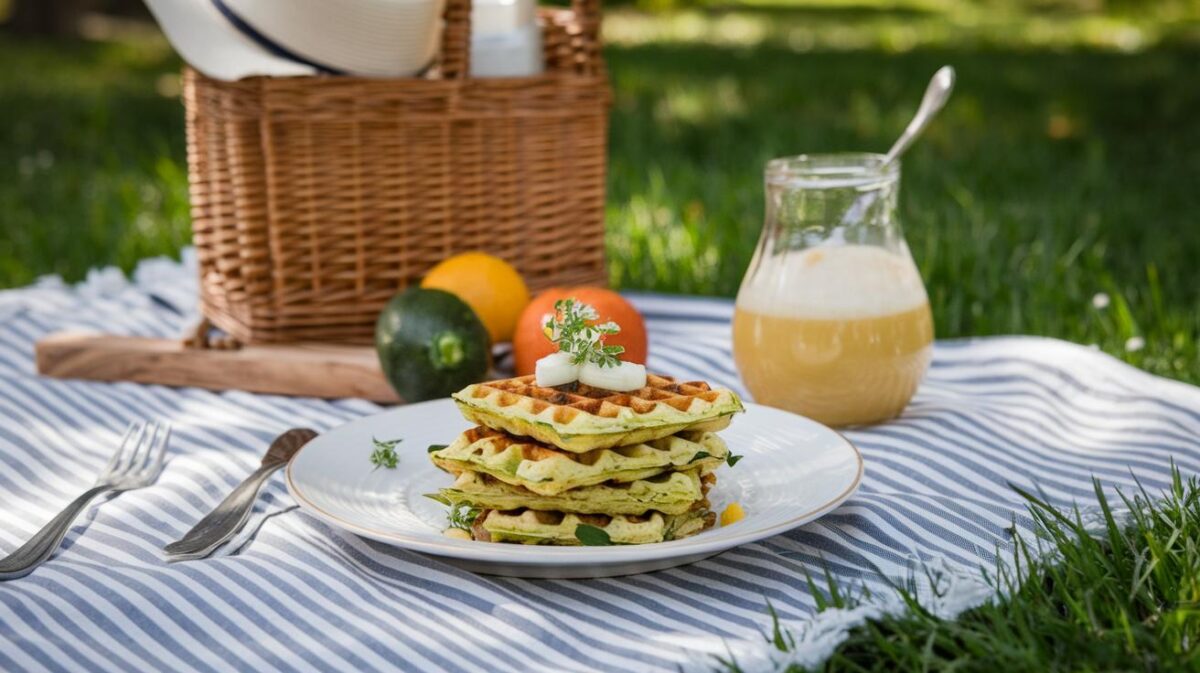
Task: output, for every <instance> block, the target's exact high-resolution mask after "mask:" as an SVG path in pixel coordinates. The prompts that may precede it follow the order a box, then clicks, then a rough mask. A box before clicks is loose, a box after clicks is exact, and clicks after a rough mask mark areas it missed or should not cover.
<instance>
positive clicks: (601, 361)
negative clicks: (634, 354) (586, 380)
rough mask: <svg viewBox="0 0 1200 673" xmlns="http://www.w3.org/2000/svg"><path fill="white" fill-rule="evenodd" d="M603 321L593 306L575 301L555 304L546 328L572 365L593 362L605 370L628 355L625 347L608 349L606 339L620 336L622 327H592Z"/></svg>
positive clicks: (544, 325) (611, 323)
mask: <svg viewBox="0 0 1200 673" xmlns="http://www.w3.org/2000/svg"><path fill="white" fill-rule="evenodd" d="M599 319H600V314H599V313H598V312H597V311H596V309H595V308H594V307H592V306H591V305H589V304H584V303H582V302H577V301H575V300H574V299H560V300H558V301H556V302H554V313H553V314H552V315H550V316H548V317H547V319H546V322H545V323H544V324H543V325H542V326H543V327H544V328H545V330H546V335H547V336H548V337H549V338H550V341H553V342H554V344H555V345H556V346H558V350H559V352H562V353H567V354H569V355H570V356H571V364H575V365H581V364H584V363H587V362H592V363H595V364H596V365H599V366H601V367H616V366H617V365H618V364H620V363H621V360H620V357H619V356H620V355H621V354H622V353H624V352H625V347H624V346H617V345H615V344H614V345H611V346H608V345H605V344H604V337H606V336H611V335H613V334H618V333H620V331H621V326H620V325H618V324H617V323H615V322H613V321H611V320H609V321H608V322H604V323H600V324H597V325H589V324H588V322H589V321H594V320H599Z"/></svg>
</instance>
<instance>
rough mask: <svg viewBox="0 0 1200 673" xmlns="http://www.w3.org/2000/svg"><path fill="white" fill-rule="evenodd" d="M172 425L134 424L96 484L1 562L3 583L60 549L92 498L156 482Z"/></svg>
mask: <svg viewBox="0 0 1200 673" xmlns="http://www.w3.org/2000/svg"><path fill="white" fill-rule="evenodd" d="M170 437H171V426H170V425H169V424H166V423H160V422H157V421H155V422H145V423H138V422H134V423H131V424H130V425H129V429H128V430H126V431H125V436H124V437H122V438H121V445H120V446H119V447H117V452H116V453H114V454H113V457H112V458H111V459H109V461H108V465H106V466H105V467H104V469H103V470H101V472H100V475H99V476H98V477H96V485H95V486H92V487H91V488H89V489H88V490H86V491H84V492H83V494H82V495H80V496H79V497H78V498H75V500H73V501H72V502H71V504H69V505H67V506H66V508H65V509H63V511H61V512H59V513H58V515H57V516H55V517H54V518H53V519H51V520H50V522H49V523H47V524H46V525H45V526H43V527H42V529H41V530H39V531H38V532H37V533H34V535H33V537H32V538H30V539H29V541H28V542H26V543H25V544H23V545H21V547H20V548H19V549H17V550H16V551H14V552H13V553H11V554H9V555H8V556H6V557H4V558H3V559H0V580H11V579H16V578H18V577H24V576H26V575H28V574H29V573H31V572H33V569H34V568H36V567H38V566H39V565H41V564H42V563H43V562H44V561H46V559H48V558H50V556H51V555H52V554H53V553H54V550H55V549H58V545H59V544H60V543H61V542H62V539H63V537H64V536H66V534H67V531H68V530H70V528H71V523H72V522H73V521H74V520H75V517H77V516H79V513H80V512H82V511H83V510H84V509H85V508H86V507H87V506H88V503H89V502H91V501H92V499H93V498H95V497H96V496H98V495H100V494H101V493H106V492H108V491H118V492H119V491H129V490H132V489H135V488H141V487H143V486H148V485H150V484H152V483H154V480H155V479H157V478H158V474H159V472H161V471H162V466H163V456H164V455H165V453H166V449H167V440H168V439H170Z"/></svg>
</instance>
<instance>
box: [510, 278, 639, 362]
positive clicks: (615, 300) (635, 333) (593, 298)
mask: <svg viewBox="0 0 1200 673" xmlns="http://www.w3.org/2000/svg"><path fill="white" fill-rule="evenodd" d="M559 299H574V300H575V301H579V302H582V303H584V304H590V305H591V306H592V307H594V308H595V309H596V312H597V313H599V314H600V320H599V321H597V322H605V321H608V320H612V321H613V322H615V323H617V324H618V325H620V326H621V332H620V333H619V334H615V335H613V336H610V337H606V338H605V339H604V343H606V344H610V345H613V344H615V345H620V346H624V347H625V352H624V353H623V354H621V359H622V360H624V361H626V362H636V363H638V364H646V347H647V346H646V323H645V321H643V320H642V314H640V313H638V311H637V309H636V308H634V307H633V304H630V303H629V302H628V301H627V300H626V299H625V298H624V297H622V296H621V295H619V294H617V293H616V292H613V291H612V290H606V289H604V288H602V287H570V288H563V287H553V288H550V289H549V290H546V291H545V292H542V293H541V294H539V295H538V296H537V297H535V298H534V300H533V301H531V302H529V305H528V306H526V307H525V310H524V311H523V312H522V313H521V319H520V320H519V321H518V322H517V331H516V333H515V334H513V360H514V367H515V369H516V372H517V376H525V375H527V374H532V373H533V370H534V367H535V365H536V364H537V361H538V360H540V359H542V358H544V357H546V356H547V355H549V354H551V353H553V352H555V351H556V350H557V349H558V348H557V347H556V346H555V345H554V343H553V342H551V341H550V339H548V338H546V333H545V332H544V331H542V325H543V323H544V321H545V316H546V314H547V313H554V302H556V301H558V300H559Z"/></svg>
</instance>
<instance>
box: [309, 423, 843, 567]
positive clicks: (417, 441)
mask: <svg viewBox="0 0 1200 673" xmlns="http://www.w3.org/2000/svg"><path fill="white" fill-rule="evenodd" d="M468 427H469V424H468V423H467V422H466V421H465V420H463V418H462V416H461V415H460V414H459V412H458V409H457V408H456V407H455V406H454V403H453V402H452V401H450V400H449V399H444V400H435V401H432V402H424V403H421V404H412V405H408V406H402V407H397V408H395V409H392V410H389V411H385V412H383V413H380V414H376V415H374V416H368V417H366V418H360V419H358V420H356V421H353V422H351V423H347V424H346V425H343V426H341V427H339V428H335V429H333V430H330V431H329V432H327V433H325V434H323V435H321V436H319V437H317V438H316V439H314V440H313V441H312V442H310V443H309V444H308V445H307V446H305V447H304V448H303V449H302V450H301V451H300V453H299V454H297V455H296V457H295V458H294V459H293V460H292V462H291V463H290V464H289V465H288V469H287V485H288V490H289V491H290V492H291V494H292V496H293V497H294V498H295V499H296V502H298V503H299V504H300V506H301V508H303V509H304V511H306V512H308V513H309V514H311V515H313V516H315V517H317V518H318V519H321V520H323V521H326V522H328V523H330V524H332V525H334V526H337V527H339V528H344V529H346V530H348V531H350V532H352V533H356V534H358V535H361V536H363V537H367V538H371V539H374V540H379V541H381V542H388V543H391V544H394V545H396V546H398V547H403V548H405V549H411V550H413V551H418V552H422V553H426V554H432V555H434V556H439V557H442V558H444V559H445V560H447V561H449V562H452V563H454V564H456V565H459V566H461V567H464V568H466V569H468V570H472V571H474V572H480V573H488V574H493V575H510V576H516V577H611V576H614V575H628V574H632V573H640V572H648V571H651V570H660V569H662V568H670V567H672V566H677V565H682V564H685V563H692V562H694V561H698V560H700V559H702V558H705V557H708V556H711V555H713V554H716V553H718V552H722V551H725V550H726V549H730V548H732V547H736V546H738V545H741V544H746V543H747V542H754V541H756V540H761V539H763V538H767V537H770V536H772V535H776V534H778V533H782V532H784V531H787V530H790V529H792V528H795V527H796V526H800V525H802V524H805V523H808V522H810V521H812V520H814V519H816V518H818V517H820V516H822V515H823V514H825V513H826V512H829V511H830V510H832V509H833V508H835V507H837V506H838V505H839V504H840V503H841V502H842V501H844V500H845V499H846V498H848V497H850V495H851V494H852V493H854V491H855V489H857V488H858V484H859V482H860V481H861V480H862V474H863V462H862V456H861V455H860V454H859V452H858V450H857V449H856V448H854V446H853V445H852V444H850V442H849V441H847V440H846V438H845V437H842V436H841V435H840V434H838V433H836V432H834V431H833V430H830V429H829V428H827V427H825V426H823V425H821V424H820V423H817V422H816V421H812V420H809V419H807V418H804V417H802V416H797V415H795V414H791V413H788V412H786V411H780V410H778V409H773V408H771V407H763V406H759V405H756V404H747V405H746V413H745V414H739V415H738V416H736V417H735V418H734V421H733V424H732V425H730V426H729V428H728V429H727V430H724V431H722V432H721V436H722V437H723V438H724V439H725V442H726V443H727V444H728V445H729V448H730V450H731V451H732V452H733V453H735V454H741V455H743V456H745V457H744V458H743V459H742V460H741V461H740V462H739V463H738V464H737V465H736V467H733V468H730V467H728V466H722V467H721V468H720V469H718V470H717V484H716V487H715V488H713V490H712V492H711V493H710V494H709V499H710V500H711V501H712V503H713V506H714V509H715V511H717V512H720V511H722V510H723V509H724V508H725V506H726V505H727V504H729V503H731V502H739V503H741V505H742V508H743V509H744V510H745V512H746V517H745V518H744V519H742V520H741V521H739V522H737V523H734V524H732V525H730V526H727V527H721V526H720V525H718V526H717V527H716V528H713V529H710V530H707V531H705V532H703V533H700V534H699V535H695V536H693V537H689V538H685V539H683V540H673V541H671V542H660V543H657V544H647V545H629V546H611V547H550V546H526V545H516V544H496V543H490V542H474V541H470V540H455V539H452V538H448V537H445V536H444V535H442V530H443V528H445V525H446V507H445V506H443V505H440V504H438V503H436V502H434V501H433V500H430V499H429V498H426V497H424V494H426V493H434V492H436V491H437V490H438V489H439V488H442V487H444V486H448V485H449V484H450V483H451V481H453V478H452V477H451V476H450V475H448V474H446V473H444V472H442V471H440V470H438V469H437V468H436V467H434V466H433V464H432V463H430V461H429V458H428V457H427V455H426V453H427V449H428V448H429V445H431V444H449V443H450V442H451V441H453V439H454V437H455V436H456V435H457V434H458V433H459V432H462V431H463V430H465V429H466V428H468ZM372 437H374V438H378V439H381V440H388V439H403V441H402V442H401V443H400V444H399V445H398V446H397V449H396V451H397V454H398V455H399V456H400V464H399V465H398V466H397V467H396V468H395V469H386V468H379V469H374V467H373V466H372V465H371V464H370V461H369V459H368V458H369V456H370V454H371V450H372V443H371V439H372Z"/></svg>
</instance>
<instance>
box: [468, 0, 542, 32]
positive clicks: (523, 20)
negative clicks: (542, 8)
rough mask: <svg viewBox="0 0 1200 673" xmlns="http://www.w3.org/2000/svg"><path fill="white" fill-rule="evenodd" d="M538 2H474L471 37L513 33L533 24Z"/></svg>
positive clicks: (531, 0) (529, 0)
mask: <svg viewBox="0 0 1200 673" xmlns="http://www.w3.org/2000/svg"><path fill="white" fill-rule="evenodd" d="M536 13H537V2H536V0H474V1H473V2H472V3H471V35H494V34H497V33H511V32H513V31H515V30H518V29H521V28H524V27H525V26H528V25H530V24H532V23H533V21H534V17H535V15H536Z"/></svg>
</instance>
